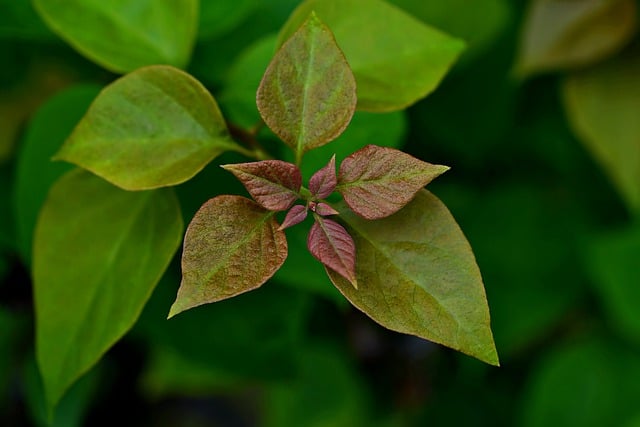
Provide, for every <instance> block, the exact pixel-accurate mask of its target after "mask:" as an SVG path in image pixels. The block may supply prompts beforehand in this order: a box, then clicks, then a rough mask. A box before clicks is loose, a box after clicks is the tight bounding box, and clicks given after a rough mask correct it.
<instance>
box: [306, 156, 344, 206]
mask: <svg viewBox="0 0 640 427" xmlns="http://www.w3.org/2000/svg"><path fill="white" fill-rule="evenodd" d="M337 184H338V178H337V176H336V156H335V155H334V156H332V157H331V160H329V163H328V164H327V165H326V166H325V167H323V168H322V169H320V170H319V171H317V172H316V173H314V174H313V176H312V177H311V179H310V180H309V191H311V194H313V195H314V196H316V197H318V198H319V199H324V198H325V197H328V196H329V195H330V194H331V193H333V191H334V190H335V189H336V185H337Z"/></svg>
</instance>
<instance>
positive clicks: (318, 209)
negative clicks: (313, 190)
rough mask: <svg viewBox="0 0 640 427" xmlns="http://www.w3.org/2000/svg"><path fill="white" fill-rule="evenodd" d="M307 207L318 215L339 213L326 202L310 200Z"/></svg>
mask: <svg viewBox="0 0 640 427" xmlns="http://www.w3.org/2000/svg"><path fill="white" fill-rule="evenodd" d="M309 208H311V210H312V211H313V212H315V213H317V214H318V215H320V216H329V215H338V214H339V213H340V212H338V211H337V210H335V209H334V208H332V207H331V206H329V205H328V204H326V203H322V202H320V203H316V202H311V203H309Z"/></svg>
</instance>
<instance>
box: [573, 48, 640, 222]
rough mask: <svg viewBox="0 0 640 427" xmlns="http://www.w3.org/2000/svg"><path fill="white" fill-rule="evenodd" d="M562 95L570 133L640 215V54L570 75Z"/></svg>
mask: <svg viewBox="0 0 640 427" xmlns="http://www.w3.org/2000/svg"><path fill="white" fill-rule="evenodd" d="M563 94H564V103H565V108H566V110H567V115H568V117H569V122H570V124H571V126H572V128H573V130H574V131H575V133H576V134H577V135H578V137H579V138H580V139H581V140H582V142H583V143H584V144H585V145H586V146H587V148H588V149H589V150H590V151H591V153H592V154H593V156H594V157H595V158H596V160H597V161H598V162H599V163H600V165H601V166H602V167H603V168H604V170H605V172H606V173H607V175H608V176H609V177H610V179H611V180H612V182H613V183H614V185H615V186H616V188H617V189H618V191H619V193H620V194H621V195H622V197H623V199H624V200H625V202H626V204H627V205H628V206H629V209H631V210H632V211H634V212H636V213H638V212H640V120H639V118H640V51H639V50H638V49H635V50H631V51H629V52H627V54H626V55H624V56H621V57H619V58H616V59H615V60H612V61H609V62H607V63H605V64H602V65H599V66H597V67H595V68H593V69H589V70H585V71H583V72H579V73H575V74H572V75H571V76H569V78H567V80H566V81H565V82H564V86H563Z"/></svg>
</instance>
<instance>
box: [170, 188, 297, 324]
mask: <svg viewBox="0 0 640 427" xmlns="http://www.w3.org/2000/svg"><path fill="white" fill-rule="evenodd" d="M286 257H287V240H286V237H285V235H284V233H283V232H282V231H278V223H277V222H276V220H275V215H274V212H269V211H267V210H265V209H263V208H262V207H261V206H259V205H258V204H257V203H255V202H254V201H253V200H249V199H246V198H244V197H240V196H218V197H215V198H213V199H211V200H209V201H208V202H206V203H205V204H204V205H202V207H201V208H200V210H199V211H198V212H197V213H196V214H195V216H194V217H193V220H191V223H190V224H189V228H188V229H187V233H186V235H185V238H184V250H183V252H182V283H181V284H180V289H179V290H178V296H177V298H176V301H175V302H174V303H173V306H172V307H171V311H170V312H169V317H172V316H174V315H176V314H178V313H180V312H182V311H184V310H188V309H190V308H192V307H196V306H198V305H201V304H206V303H210V302H215V301H220V300H223V299H226V298H230V297H232V296H235V295H238V294H241V293H243V292H247V291H250V290H252V289H255V288H257V287H259V286H261V285H262V284H263V283H264V282H266V281H267V280H268V279H269V278H270V277H271V276H273V274H274V273H275V272H276V271H277V270H278V269H279V268H280V266H282V263H284V260H285V258H286Z"/></svg>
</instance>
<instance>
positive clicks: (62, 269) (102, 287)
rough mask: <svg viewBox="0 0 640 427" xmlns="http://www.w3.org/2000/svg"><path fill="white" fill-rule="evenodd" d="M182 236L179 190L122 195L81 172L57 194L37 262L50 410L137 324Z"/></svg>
mask: <svg viewBox="0 0 640 427" xmlns="http://www.w3.org/2000/svg"><path fill="white" fill-rule="evenodd" d="M181 235H182V219H181V216H180V207H179V206H178V202H177V199H176V197H175V195H174V193H173V191H172V190H169V189H163V190H157V191H148V192H127V191H122V190H120V189H119V188H117V187H113V186H112V185H110V184H108V183H107V182H105V181H103V180H101V179H100V178H98V177H96V176H94V175H92V174H89V173H87V172H85V171H82V170H78V169H76V170H73V171H71V172H69V173H67V174H66V175H64V176H63V177H62V178H60V180H58V182H57V183H56V184H55V185H54V186H53V187H52V189H51V191H50V193H49V197H48V198H47V201H46V202H45V205H44V207H43V209H42V212H41V214H40V218H39V220H38V225H37V227H36V232H35V238H34V255H33V279H34V292H35V307H36V351H37V359H38V365H39V367H40V371H41V373H42V377H43V381H44V386H45V390H46V395H47V399H46V400H47V407H48V408H49V410H51V409H52V408H53V406H54V405H55V404H56V403H57V402H58V400H59V399H60V397H61V396H62V395H63V393H64V392H65V390H66V389H67V388H68V387H69V386H70V385H71V384H72V383H73V382H74V381H75V380H76V379H78V377H80V376H81V375H82V374H84V373H85V372H86V371H87V370H88V369H89V368H91V366H93V365H94V364H95V363H96V362H97V361H98V359H100V357H101V356H102V355H103V354H104V353H105V352H106V351H107V350H108V349H109V348H110V347H111V346H112V345H113V344H114V343H115V342H116V341H118V340H119V339H120V338H121V337H122V336H123V335H124V334H125V332H127V330H129V328H130V327H131V326H132V325H133V323H134V322H135V321H136V319H137V318H138V316H139V314H140V312H141V311H142V307H143V306H144V304H145V303H146V301H147V299H148V298H149V296H150V294H151V291H152V290H153V288H154V287H155V285H156V283H157V282H158V280H159V279H160V276H162V273H163V272H164V270H165V269H166V268H167V265H168V264H169V261H170V260H171V258H172V257H173V254H174V253H175V251H176V250H177V249H178V246H179V245H180V238H181ZM70 263H71V264H72V266H73V267H72V268H70Z"/></svg>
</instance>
